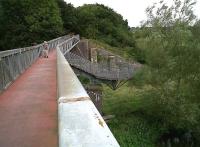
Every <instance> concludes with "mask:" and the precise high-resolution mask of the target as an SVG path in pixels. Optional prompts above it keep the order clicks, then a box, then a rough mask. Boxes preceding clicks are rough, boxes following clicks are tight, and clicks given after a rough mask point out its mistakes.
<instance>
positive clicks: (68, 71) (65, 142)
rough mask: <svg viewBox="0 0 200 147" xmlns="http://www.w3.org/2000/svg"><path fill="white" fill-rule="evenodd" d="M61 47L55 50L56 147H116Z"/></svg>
mask: <svg viewBox="0 0 200 147" xmlns="http://www.w3.org/2000/svg"><path fill="white" fill-rule="evenodd" d="M65 43H66V45H67V42H65ZM69 44H70V41H69ZM62 47H63V46H60V45H58V46H57V85H58V87H57V88H58V90H57V91H58V120H59V121H58V122H59V124H58V126H59V147H68V146H71V147H119V144H118V143H117V141H116V139H115V138H114V136H113V134H112V133H111V131H110V130H109V128H108V126H107V125H106V123H105V121H104V120H103V118H102V116H101V115H100V113H99V112H98V110H97V109H96V107H95V106H94V104H93V102H92V101H91V99H90V97H89V96H88V94H87V93H86V91H85V89H84V88H83V86H82V85H81V83H80V81H79V80H78V78H77V76H76V75H75V73H74V72H73V70H72V68H71V67H70V65H69V63H68V62H67V60H66V59H65V57H64V55H63V52H62V51H63V48H62ZM71 47H72V48H73V45H72V46H71ZM68 49H69V50H70V49H71V48H68Z"/></svg>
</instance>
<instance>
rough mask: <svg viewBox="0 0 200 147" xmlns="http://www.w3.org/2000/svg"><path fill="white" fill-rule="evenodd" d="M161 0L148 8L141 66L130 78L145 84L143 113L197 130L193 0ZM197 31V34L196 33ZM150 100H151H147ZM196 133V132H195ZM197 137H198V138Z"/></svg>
mask: <svg viewBox="0 0 200 147" xmlns="http://www.w3.org/2000/svg"><path fill="white" fill-rule="evenodd" d="M173 2H174V4H173V5H172V6H171V7H168V6H167V5H166V4H165V3H164V2H163V1H161V2H160V3H159V4H157V5H153V6H152V7H149V8H148V9H147V14H148V20H147V21H146V23H145V24H144V27H146V28H148V31H150V33H148V35H146V36H145V39H144V40H145V42H144V44H146V46H148V48H145V49H144V50H145V51H144V52H145V61H146V65H145V66H144V68H143V70H142V71H140V73H138V75H136V77H135V79H133V82H134V83H135V84H136V83H138V85H140V86H141V83H142V85H148V89H147V90H145V92H143V93H142V97H143V98H144V100H145V101H148V105H146V106H144V107H143V108H142V111H144V113H145V114H147V115H150V116H152V117H153V118H154V119H157V120H159V121H161V122H163V124H164V126H167V127H168V128H169V129H171V130H173V129H174V130H184V131H186V132H187V131H193V133H194V134H196V137H197V136H198V135H199V133H200V129H199V123H200V99H199V97H200V91H199V88H200V68H199V66H200V58H199V57H200V43H199V40H198V39H197V38H196V37H195V35H194V33H192V31H191V26H192V25H193V24H194V23H195V21H196V19H195V16H194V14H193V11H192V8H193V5H194V4H195V2H194V1H192V0H185V1H184V2H181V1H180V0H174V1H173ZM198 35H199V34H198ZM149 101H150V102H149ZM197 134H198V135H197ZM198 139H199V138H198Z"/></svg>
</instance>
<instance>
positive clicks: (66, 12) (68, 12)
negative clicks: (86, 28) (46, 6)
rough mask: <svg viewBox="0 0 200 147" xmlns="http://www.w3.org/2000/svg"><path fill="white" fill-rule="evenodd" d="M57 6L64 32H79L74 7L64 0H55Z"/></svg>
mask: <svg viewBox="0 0 200 147" xmlns="http://www.w3.org/2000/svg"><path fill="white" fill-rule="evenodd" d="M57 3H58V6H59V8H60V11H61V17H62V20H63V26H64V29H65V32H66V33H70V32H74V33H79V32H78V30H77V28H78V23H77V16H76V15H77V14H76V8H74V7H73V5H72V4H70V3H66V2H65V1H64V0H57Z"/></svg>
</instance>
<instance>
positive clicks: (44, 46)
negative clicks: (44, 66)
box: [43, 41, 49, 58]
mask: <svg viewBox="0 0 200 147" xmlns="http://www.w3.org/2000/svg"><path fill="white" fill-rule="evenodd" d="M48 54H49V45H48V43H47V42H46V41H44V44H43V57H44V58H48V57H49V56H48Z"/></svg>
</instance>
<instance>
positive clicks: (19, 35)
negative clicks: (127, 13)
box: [0, 0, 134, 50]
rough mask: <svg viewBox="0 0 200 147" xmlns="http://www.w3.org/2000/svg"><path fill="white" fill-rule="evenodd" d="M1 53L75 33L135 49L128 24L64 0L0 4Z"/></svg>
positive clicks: (101, 7)
mask: <svg viewBox="0 0 200 147" xmlns="http://www.w3.org/2000/svg"><path fill="white" fill-rule="evenodd" d="M0 7H1V9H0V16H1V17H0V48H1V50H5V49H10V48H17V47H22V46H26V45H30V44H31V43H33V42H41V41H43V40H49V39H52V38H54V37H57V36H59V35H62V34H68V33H77V34H80V35H81V36H82V37H86V38H90V39H97V40H100V41H102V42H105V43H108V44H109V45H112V46H116V47H128V46H129V47H134V40H133V37H132V33H131V31H130V28H129V26H128V22H127V20H123V17H122V16H121V15H120V14H117V13H116V12H115V11H114V10H112V9H111V8H108V7H106V6H104V5H100V4H92V5H84V6H81V7H78V8H75V7H73V5H72V4H70V3H66V2H65V1H64V0H40V1H39V0H35V1H32V0H15V1H13V0H1V1H0Z"/></svg>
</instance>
